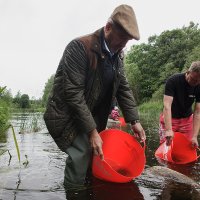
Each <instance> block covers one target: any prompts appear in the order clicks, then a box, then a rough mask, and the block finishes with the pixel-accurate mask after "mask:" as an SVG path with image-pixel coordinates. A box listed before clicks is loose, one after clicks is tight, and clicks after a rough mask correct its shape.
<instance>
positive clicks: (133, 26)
mask: <svg viewBox="0 0 200 200" xmlns="http://www.w3.org/2000/svg"><path fill="white" fill-rule="evenodd" d="M139 38H140V35H139V30H138V25H137V20H136V17H135V13H134V11H133V9H132V7H130V6H128V5H120V6H118V7H117V8H116V9H115V10H114V11H113V13H112V14H111V16H110V18H109V19H108V22H107V23H106V25H105V27H103V28H101V29H99V30H97V31H96V32H94V33H92V34H90V35H87V36H83V37H79V38H76V39H74V40H72V41H71V42H70V43H69V44H68V45H67V47H66V49H65V51H64V54H63V57H62V59H61V61H60V64H59V66H58V69H57V71H56V75H55V80H54V85H53V89H52V92H51V95H50V97H49V102H48V105H47V109H46V112H45V114H44V119H45V122H46V125H47V128H48V130H49V133H50V134H51V136H52V137H53V139H54V140H55V142H56V144H57V145H58V147H59V148H60V149H61V150H62V151H64V152H66V153H67V154H68V157H67V161H66V168H65V185H66V186H68V187H69V186H70V185H74V184H75V185H77V184H80V185H82V184H84V183H85V181H86V180H87V177H88V176H89V175H90V174H91V163H92V156H93V155H95V156H100V158H101V159H104V155H103V150H102V145H103V141H102V140H101V137H100V135H99V133H100V132H101V131H102V130H104V129H106V124H107V120H108V115H109V113H110V108H111V105H112V101H113V100H114V99H115V98H116V99H117V102H118V105H119V107H120V109H121V111H122V113H123V116H124V118H125V121H126V122H127V123H131V124H132V129H133V131H134V133H135V135H136V136H138V137H139V138H140V139H142V140H145V138H146V137H145V132H144V130H143V128H142V126H141V124H140V122H139V116H138V111H137V106H136V102H135V100H134V97H133V94H132V91H131V89H130V88H129V85H128V82H127V80H126V78H125V74H124V69H123V58H122V57H121V55H123V54H121V51H122V49H123V48H124V47H125V45H126V43H127V42H128V41H129V40H131V39H135V40H139Z"/></svg>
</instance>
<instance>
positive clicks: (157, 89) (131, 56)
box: [125, 22, 200, 103]
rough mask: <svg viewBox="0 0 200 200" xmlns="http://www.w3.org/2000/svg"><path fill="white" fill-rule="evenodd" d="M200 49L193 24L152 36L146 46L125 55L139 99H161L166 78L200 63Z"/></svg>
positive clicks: (199, 40) (133, 86)
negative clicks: (192, 64) (196, 61)
mask: <svg viewBox="0 0 200 200" xmlns="http://www.w3.org/2000/svg"><path fill="white" fill-rule="evenodd" d="M199 50H200V30H199V28H198V24H194V23H193V22H190V24H189V26H188V27H185V26H184V27H182V28H179V29H174V30H167V31H164V32H162V33H161V34H160V35H158V36H157V35H154V36H151V37H149V39H148V43H147V44H144V43H142V44H140V45H135V46H132V47H131V50H130V51H129V52H128V53H127V55H126V56H125V68H126V73H127V77H128V80H129V82H130V83H131V88H132V90H133V92H134V94H135V96H136V97H137V100H138V101H139V102H140V103H142V102H145V101H148V100H150V99H151V98H152V97H154V98H160V95H161V94H162V91H163V83H164V82H165V81H166V79H167V78H168V77H169V76H170V75H172V74H174V73H177V72H182V71H183V70H184V69H187V68H188V66H190V64H191V62H192V61H195V60H199V59H200V51H199ZM131 67H132V69H130V68H131ZM135 76H137V77H135Z"/></svg>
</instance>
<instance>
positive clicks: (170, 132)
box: [165, 130, 174, 146]
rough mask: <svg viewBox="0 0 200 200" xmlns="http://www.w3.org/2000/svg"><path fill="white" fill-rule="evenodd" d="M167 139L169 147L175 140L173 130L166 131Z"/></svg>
mask: <svg viewBox="0 0 200 200" xmlns="http://www.w3.org/2000/svg"><path fill="white" fill-rule="evenodd" d="M165 138H166V145H167V146H169V145H171V143H172V140H173V138H174V132H173V131H172V130H166V131H165Z"/></svg>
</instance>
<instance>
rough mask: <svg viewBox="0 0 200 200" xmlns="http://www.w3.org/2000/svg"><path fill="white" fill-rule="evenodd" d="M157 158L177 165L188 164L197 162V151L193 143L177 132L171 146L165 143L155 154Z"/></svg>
mask: <svg viewBox="0 0 200 200" xmlns="http://www.w3.org/2000/svg"><path fill="white" fill-rule="evenodd" d="M155 157H157V158H160V159H162V160H166V161H168V162H171V163H175V164H187V163H191V162H194V161H196V160H197V159H198V158H199V156H197V151H196V149H194V148H192V145H191V142H190V141H189V140H188V139H187V138H186V137H185V136H184V134H183V133H179V132H175V133H174V139H173V140H172V143H171V145H170V146H167V145H166V141H165V142H163V143H162V144H161V145H160V146H159V147H158V149H157V150H156V152H155Z"/></svg>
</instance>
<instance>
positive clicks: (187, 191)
mask: <svg viewBox="0 0 200 200" xmlns="http://www.w3.org/2000/svg"><path fill="white" fill-rule="evenodd" d="M135 181H136V182H137V183H138V185H140V186H142V187H145V188H154V189H156V190H158V191H160V192H159V194H158V195H157V196H158V197H159V199H161V200H162V199H163V200H173V199H174V200H177V199H181V200H199V199H200V185H199V184H198V183H197V182H195V181H194V180H192V179H191V178H189V177H188V176H186V175H183V174H181V173H179V172H177V171H174V170H172V169H169V168H167V167H162V166H153V167H149V168H147V169H145V170H144V172H143V173H142V175H141V176H140V177H138V178H137V179H136V180H135Z"/></svg>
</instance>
